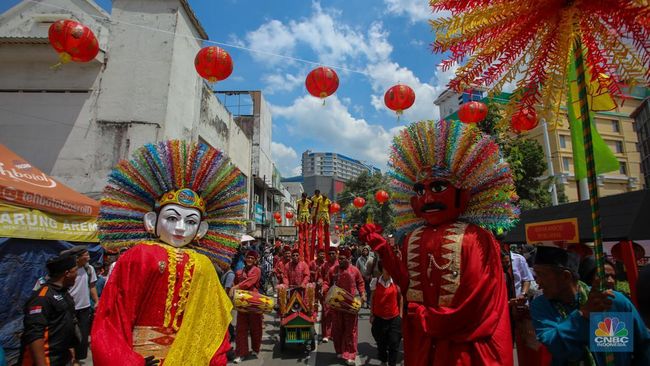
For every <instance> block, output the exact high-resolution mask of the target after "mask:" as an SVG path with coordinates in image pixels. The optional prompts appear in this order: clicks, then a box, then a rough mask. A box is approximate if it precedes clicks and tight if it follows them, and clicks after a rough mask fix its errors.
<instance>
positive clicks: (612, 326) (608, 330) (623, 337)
mask: <svg viewBox="0 0 650 366" xmlns="http://www.w3.org/2000/svg"><path fill="white" fill-rule="evenodd" d="M594 335H595V336H596V337H595V339H594V341H595V343H596V345H597V346H598V347H606V348H613V347H627V346H628V344H629V342H630V338H629V337H628V331H627V328H625V322H623V321H621V320H619V318H617V317H607V318H605V319H603V320H602V321H600V322H598V328H597V329H596V331H595V332H594Z"/></svg>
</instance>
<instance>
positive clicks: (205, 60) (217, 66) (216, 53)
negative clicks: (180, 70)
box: [194, 46, 233, 83]
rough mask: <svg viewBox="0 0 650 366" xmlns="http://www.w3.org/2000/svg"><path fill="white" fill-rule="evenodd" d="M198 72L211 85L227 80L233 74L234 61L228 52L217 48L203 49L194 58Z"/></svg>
mask: <svg viewBox="0 0 650 366" xmlns="http://www.w3.org/2000/svg"><path fill="white" fill-rule="evenodd" d="M194 67H195V68H196V72H198V73H199V75H201V77H202V78H204V79H206V80H207V81H209V82H211V83H216V82H217V81H221V80H225V79H227V78H228V76H230V74H232V67H233V66H232V59H231V58H230V55H229V54H228V52H226V51H225V50H224V49H223V48H221V47H217V46H210V47H203V48H201V49H200V50H199V52H198V53H197V54H196V57H195V58H194Z"/></svg>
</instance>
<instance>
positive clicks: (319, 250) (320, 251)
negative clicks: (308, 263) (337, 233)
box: [316, 248, 332, 253]
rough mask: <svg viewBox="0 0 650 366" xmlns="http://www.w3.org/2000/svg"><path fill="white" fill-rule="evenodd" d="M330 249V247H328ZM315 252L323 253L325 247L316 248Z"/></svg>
mask: <svg viewBox="0 0 650 366" xmlns="http://www.w3.org/2000/svg"><path fill="white" fill-rule="evenodd" d="M330 250H332V248H330ZM316 253H325V248H318V250H317V251H316Z"/></svg>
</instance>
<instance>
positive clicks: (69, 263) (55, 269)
mask: <svg viewBox="0 0 650 366" xmlns="http://www.w3.org/2000/svg"><path fill="white" fill-rule="evenodd" d="M45 265H46V266H47V271H48V272H49V274H50V275H55V274H60V273H63V272H65V271H67V270H69V269H72V268H74V267H76V266H77V259H76V258H75V256H74V255H72V254H62V255H58V256H56V257H52V258H50V259H48V260H47V263H46V264H45Z"/></svg>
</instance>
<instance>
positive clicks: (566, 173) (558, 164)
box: [441, 88, 648, 202]
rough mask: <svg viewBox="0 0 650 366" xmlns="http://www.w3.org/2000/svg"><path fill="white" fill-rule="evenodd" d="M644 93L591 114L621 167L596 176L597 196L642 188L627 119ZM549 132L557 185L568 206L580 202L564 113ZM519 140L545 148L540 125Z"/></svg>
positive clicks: (502, 96) (636, 92)
mask: <svg viewBox="0 0 650 366" xmlns="http://www.w3.org/2000/svg"><path fill="white" fill-rule="evenodd" d="M647 93H648V89H647V88H636V89H635V90H633V91H631V92H630V93H629V94H630V95H629V96H627V98H626V99H625V101H622V100H617V101H616V102H617V105H618V106H617V108H616V109H615V110H613V111H608V112H596V113H595V114H594V118H595V120H594V125H595V126H596V129H597V130H598V133H599V134H600V136H601V137H602V138H603V140H604V141H605V143H606V144H607V145H608V146H609V148H610V149H611V150H612V152H613V153H614V155H615V156H616V158H617V159H618V161H619V163H620V168H619V171H614V172H608V173H605V174H601V175H599V176H598V192H599V195H601V196H610V195H614V194H620V193H625V192H629V191H635V190H639V189H643V188H644V180H643V176H642V174H641V155H640V152H639V137H638V135H637V131H636V130H637V127H635V123H634V119H633V118H632V117H630V114H631V113H632V112H633V111H634V110H635V109H637V108H638V107H639V105H640V104H641V103H642V102H643V100H644V99H645V97H646V94H647ZM443 94H444V93H443ZM509 96H510V95H509V94H508V93H501V94H500V96H499V99H498V100H497V102H499V103H506V102H507V101H508V98H509ZM482 100H483V101H484V102H486V101H487V98H483V99H482ZM456 112H457V111H453V112H451V113H448V114H442V110H441V116H445V118H451V119H454V118H457V117H456ZM548 130H549V144H550V151H551V156H550V159H551V162H552V164H553V170H554V173H555V181H556V184H562V185H563V188H564V193H565V194H566V196H567V198H568V201H569V202H575V201H578V200H579V198H580V194H579V192H578V186H579V184H578V182H577V181H576V179H575V175H574V165H573V150H572V147H571V131H570V130H569V122H568V117H567V114H566V109H562V110H561V111H560V115H559V116H558V123H557V126H554V127H550V128H549V129H548ZM522 136H523V137H525V138H530V139H535V140H537V141H538V142H539V143H540V145H541V146H544V134H543V130H542V124H539V125H538V126H537V127H536V128H534V129H532V130H530V131H527V132H525V133H523V134H522ZM547 158H548V157H547ZM546 174H548V172H547V173H546ZM545 177H546V176H544V177H542V178H545Z"/></svg>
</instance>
